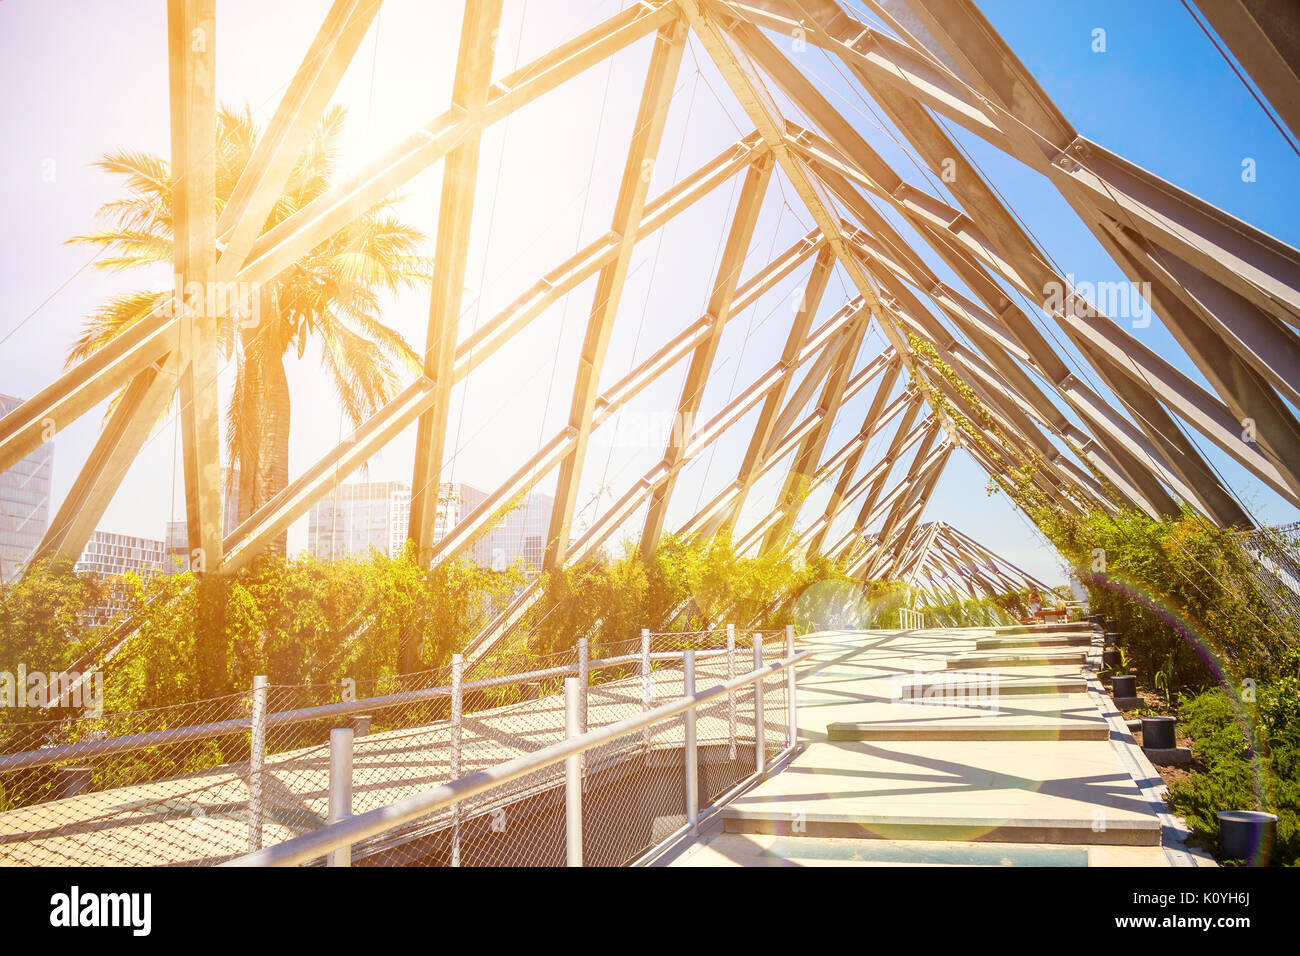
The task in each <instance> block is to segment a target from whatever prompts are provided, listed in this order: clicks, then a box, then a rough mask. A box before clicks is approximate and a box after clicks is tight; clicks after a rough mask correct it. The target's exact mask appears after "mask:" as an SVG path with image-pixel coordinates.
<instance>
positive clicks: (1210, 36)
mask: <svg viewBox="0 0 1300 956" xmlns="http://www.w3.org/2000/svg"><path fill="white" fill-rule="evenodd" d="M1182 4H1183V9H1184V10H1186V11H1187V15H1188V16H1189V17H1191V18H1192V20H1193V22H1195V24H1196V25H1197V26H1198V27H1200V28H1201V32H1202V33H1204V34H1205V37H1206V39H1207V40H1209V41H1210V43H1211V44H1212V45H1213V46H1214V49H1215V50H1217V51H1218V54H1219V56H1221V57H1223V62H1224V63H1226V64H1228V67H1229V68H1230V69H1231V70H1232V72H1233V73H1234V74H1235V75H1236V77H1237V79H1238V80H1240V81H1241V85H1242V86H1244V87H1245V88H1246V92H1247V93H1249V94H1250V96H1251V98H1252V99H1253V100H1254V101H1255V103H1256V105H1258V106H1259V108H1260V111H1261V112H1262V113H1263V114H1264V115H1265V116H1267V117H1268V121H1269V122H1270V123H1272V124H1273V127H1274V128H1275V129H1276V130H1277V131H1278V132H1279V133H1280V134H1281V135H1282V138H1283V139H1284V140H1286V144H1287V145H1288V146H1290V147H1291V152H1293V153H1295V154H1296V156H1300V147H1297V146H1296V144H1295V140H1293V139H1292V138H1291V136H1290V135H1289V134H1288V132H1287V130H1286V128H1285V127H1284V126H1282V124H1281V123H1279V122H1278V121H1277V118H1276V117H1275V116H1274V115H1273V113H1272V111H1271V110H1270V109H1269V108H1268V105H1267V104H1265V102H1264V100H1263V99H1261V98H1260V95H1259V94H1258V93H1257V92H1255V87H1254V85H1253V84H1252V83H1250V82H1249V81H1248V80H1247V79H1246V77H1245V76H1243V75H1242V73H1241V70H1239V69H1238V68H1237V64H1236V63H1234V62H1233V61H1232V58H1231V57H1230V56H1229V55H1228V51H1227V50H1225V49H1223V47H1222V46H1221V45H1220V44H1219V41H1218V40H1217V39H1215V37H1214V34H1213V33H1211V32H1210V30H1209V28H1208V27H1207V26H1206V25H1205V24H1204V23H1202V22H1201V18H1200V17H1198V16H1197V15H1196V13H1195V11H1193V10H1192V7H1191V4H1189V3H1188V2H1187V0H1182Z"/></svg>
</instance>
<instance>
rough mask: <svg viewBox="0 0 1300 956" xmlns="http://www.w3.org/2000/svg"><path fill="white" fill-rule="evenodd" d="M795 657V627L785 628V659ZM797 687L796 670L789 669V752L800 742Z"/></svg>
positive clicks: (787, 703) (787, 694)
mask: <svg viewBox="0 0 1300 956" xmlns="http://www.w3.org/2000/svg"><path fill="white" fill-rule="evenodd" d="M793 657H794V625H793V624H787V625H786V626H785V659H786V660H790V659H791V658H793ZM796 688H797V685H796V683H795V677H794V668H793V667H787V668H786V671H785V697H786V709H787V711H788V712H789V718H790V719H789V722H788V723H787V725H786V730H785V746H786V749H787V750H789V749H791V748H793V747H794V745H795V744H797V743H798V742H799V704H798V699H797V698H796V697H795V693H796Z"/></svg>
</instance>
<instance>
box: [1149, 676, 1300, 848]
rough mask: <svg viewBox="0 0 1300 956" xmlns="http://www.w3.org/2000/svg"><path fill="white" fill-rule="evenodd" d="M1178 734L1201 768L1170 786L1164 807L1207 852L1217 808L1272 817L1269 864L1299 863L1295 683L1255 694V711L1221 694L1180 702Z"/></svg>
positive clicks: (1299, 699)
mask: <svg viewBox="0 0 1300 956" xmlns="http://www.w3.org/2000/svg"><path fill="white" fill-rule="evenodd" d="M1179 723H1180V725H1181V728H1182V731H1183V732H1184V733H1185V734H1186V735H1187V736H1189V737H1191V738H1192V741H1193V744H1192V749H1193V752H1194V753H1195V755H1196V757H1197V759H1198V760H1199V761H1200V762H1201V763H1202V764H1204V770H1197V771H1194V772H1193V773H1192V774H1191V775H1190V776H1189V777H1188V778H1187V779H1185V780H1180V781H1177V782H1175V783H1174V785H1173V786H1172V787H1171V788H1170V791H1169V805H1170V807H1171V808H1172V809H1173V810H1174V812H1175V813H1178V814H1179V815H1181V816H1183V817H1184V818H1185V819H1186V820H1187V822H1188V825H1189V826H1191V828H1192V830H1193V833H1194V834H1195V840H1196V842H1197V843H1198V844H1200V845H1201V846H1204V847H1206V848H1209V849H1213V848H1214V847H1215V844H1216V840H1217V835H1218V818H1217V817H1216V814H1217V813H1218V812H1219V811H1221V810H1267V811H1268V812H1270V813H1275V814H1277V816H1278V825H1277V844H1276V846H1275V848H1274V856H1273V859H1274V862H1275V863H1281V864H1285V865H1289V866H1294V865H1296V864H1297V863H1300V696H1298V695H1297V693H1296V685H1295V680H1294V677H1292V678H1290V679H1289V680H1283V681H1278V682H1276V683H1274V684H1271V685H1268V686H1266V687H1264V688H1261V692H1260V693H1259V695H1258V697H1257V700H1256V702H1255V704H1254V706H1251V704H1250V703H1246V704H1244V705H1243V704H1239V703H1238V702H1237V701H1234V700H1233V699H1232V698H1231V697H1230V696H1229V695H1228V694H1227V693H1225V692H1224V691H1222V690H1220V689H1215V690H1210V691H1206V692H1205V693H1202V694H1200V695H1198V696H1196V697H1193V698H1190V699H1188V700H1185V701H1184V702H1183V703H1182V705H1181V707H1180V708H1179Z"/></svg>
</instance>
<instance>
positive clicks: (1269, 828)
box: [1219, 810, 1277, 866]
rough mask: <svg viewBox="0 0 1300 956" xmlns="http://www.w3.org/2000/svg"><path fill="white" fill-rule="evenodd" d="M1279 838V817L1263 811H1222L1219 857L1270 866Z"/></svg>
mask: <svg viewBox="0 0 1300 956" xmlns="http://www.w3.org/2000/svg"><path fill="white" fill-rule="evenodd" d="M1276 839H1277V816H1276V815H1275V814H1272V813H1264V812H1262V811H1260V810H1221V811H1219V856H1220V857H1221V858H1223V859H1225V860H1241V861H1243V862H1245V863H1246V864H1247V865H1249V866H1268V861H1269V858H1270V857H1271V856H1272V855H1273V842H1274V841H1275V840H1276Z"/></svg>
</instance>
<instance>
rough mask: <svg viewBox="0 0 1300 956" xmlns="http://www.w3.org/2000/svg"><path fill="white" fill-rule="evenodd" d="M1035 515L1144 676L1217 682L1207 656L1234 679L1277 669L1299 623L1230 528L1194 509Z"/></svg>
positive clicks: (1173, 683) (1261, 676) (1262, 676)
mask: <svg viewBox="0 0 1300 956" xmlns="http://www.w3.org/2000/svg"><path fill="white" fill-rule="evenodd" d="M1033 517H1034V518H1035V520H1036V522H1037V523H1038V525H1039V527H1040V528H1041V529H1042V530H1043V532H1044V533H1045V534H1046V535H1047V536H1048V538H1049V539H1050V540H1051V541H1052V543H1053V544H1055V545H1056V547H1057V549H1058V550H1059V551H1060V552H1061V554H1062V555H1064V556H1065V557H1066V558H1067V559H1068V560H1069V561H1070V562H1071V563H1072V564H1074V565H1075V573H1076V574H1077V575H1078V576H1079V579H1080V580H1081V581H1082V582H1083V584H1084V586H1085V587H1087V589H1088V599H1089V605H1090V606H1091V608H1092V610H1093V611H1094V612H1096V613H1099V614H1104V615H1106V616H1108V617H1112V618H1114V619H1115V621H1116V622H1117V629H1118V630H1119V632H1120V633H1121V634H1123V636H1124V647H1125V650H1126V652H1127V653H1128V654H1129V656H1130V657H1131V658H1132V660H1133V662H1134V663H1135V664H1136V665H1137V666H1138V668H1139V672H1140V674H1141V675H1143V676H1145V677H1146V678H1147V679H1149V680H1152V681H1154V680H1155V676H1156V674H1157V673H1162V674H1163V675H1164V676H1163V677H1162V678H1161V680H1162V681H1163V682H1164V683H1166V684H1168V685H1169V687H1170V689H1171V690H1173V689H1175V688H1177V687H1179V686H1183V687H1191V688H1204V687H1208V686H1210V685H1211V684H1213V683H1215V682H1216V677H1215V674H1214V673H1213V671H1212V670H1211V668H1210V665H1209V663H1208V661H1209V660H1210V659H1213V660H1217V661H1218V663H1219V665H1220V666H1221V667H1222V669H1223V670H1224V671H1225V672H1226V675H1227V676H1228V679H1230V680H1231V681H1232V682H1233V683H1234V684H1237V683H1239V682H1240V681H1241V679H1243V678H1247V677H1249V678H1252V679H1254V680H1256V681H1257V682H1261V683H1264V682H1268V681H1270V680H1271V679H1272V678H1274V677H1275V676H1277V675H1278V674H1279V668H1280V665H1281V663H1282V661H1283V660H1284V659H1285V657H1286V655H1287V652H1288V649H1289V648H1290V647H1293V646H1294V645H1295V643H1296V639H1297V636H1296V632H1295V628H1296V624H1295V621H1294V620H1292V619H1290V618H1288V617H1287V616H1285V615H1284V614H1282V613H1279V612H1278V611H1277V610H1275V609H1274V608H1273V607H1272V606H1271V605H1270V604H1269V602H1268V601H1267V600H1265V598H1264V596H1263V595H1262V594H1261V593H1260V591H1259V589H1258V587H1257V585H1256V583H1255V580H1254V578H1253V577H1252V575H1251V573H1250V571H1251V569H1250V558H1249V557H1248V556H1247V555H1246V554H1245V552H1244V551H1243V550H1242V549H1241V548H1240V547H1239V546H1238V545H1237V543H1236V542H1235V541H1234V540H1233V537H1232V535H1233V532H1231V531H1228V530H1224V529H1221V528H1215V527H1212V526H1210V525H1208V524H1207V523H1206V522H1204V521H1202V520H1201V519H1200V518H1199V517H1197V516H1196V515H1193V514H1191V513H1184V514H1181V515H1178V516H1176V517H1168V518H1163V519H1161V520H1158V521H1157V520H1154V519H1152V518H1149V517H1148V516H1146V515H1144V514H1141V513H1138V512H1132V511H1128V512H1123V513H1121V514H1119V515H1117V516H1111V515H1107V514H1105V513H1103V512H1101V511H1093V512H1090V513H1087V514H1083V515H1073V514H1065V513H1063V512H1061V511H1041V510H1040V511H1039V512H1037V513H1035V514H1034V515H1033ZM1100 557H1104V562H1105V565H1104V570H1103V569H1102V568H1101V565H1100ZM1094 568H1095V569H1096V570H1094Z"/></svg>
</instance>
